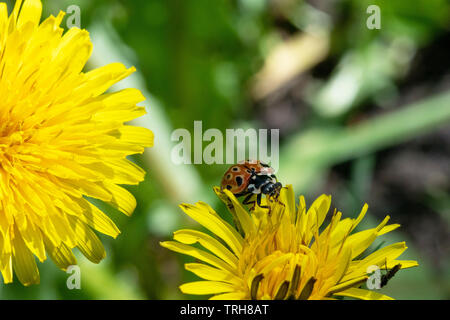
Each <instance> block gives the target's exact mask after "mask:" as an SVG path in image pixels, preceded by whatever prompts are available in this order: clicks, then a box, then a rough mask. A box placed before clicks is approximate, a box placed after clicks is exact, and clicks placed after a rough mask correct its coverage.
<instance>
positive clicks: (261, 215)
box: [161, 186, 417, 300]
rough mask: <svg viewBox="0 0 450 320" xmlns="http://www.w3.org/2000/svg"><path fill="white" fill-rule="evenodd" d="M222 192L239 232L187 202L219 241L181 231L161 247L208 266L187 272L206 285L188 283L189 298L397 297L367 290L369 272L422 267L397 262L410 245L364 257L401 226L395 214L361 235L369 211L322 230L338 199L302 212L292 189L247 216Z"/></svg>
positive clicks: (336, 218) (337, 217) (337, 218)
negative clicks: (381, 238) (380, 238)
mask: <svg viewBox="0 0 450 320" xmlns="http://www.w3.org/2000/svg"><path fill="white" fill-rule="evenodd" d="M215 192H216V194H217V195H218V197H219V198H220V199H221V200H222V201H223V202H224V203H225V204H226V206H227V207H228V208H229V210H230V212H231V214H232V215H233V218H234V221H235V225H234V226H232V225H230V224H229V223H227V222H226V221H224V220H223V219H222V218H221V217H220V216H219V215H218V214H217V213H216V212H215V211H214V210H213V209H212V208H211V207H209V206H208V205H207V204H205V203H203V202H199V203H197V204H195V205H188V204H183V205H181V208H182V209H183V211H184V212H185V213H186V214H187V215H188V216H190V217H191V218H193V219H194V220H196V221H198V222H199V223H200V224H201V225H203V226H204V227H205V228H207V229H208V230H209V231H210V232H212V233H213V234H214V235H215V237H214V236H211V235H209V234H206V233H203V232H199V231H195V230H190V229H183V230H178V231H176V232H175V233H174V240H175V241H165V242H162V243H161V245H162V246H164V247H166V248H168V249H170V250H173V251H176V252H179V253H182V254H186V255H190V256H192V257H195V258H196V259H198V260H200V261H201V263H188V264H186V269H187V270H189V271H191V272H193V273H195V274H196V275H198V276H199V277H201V278H203V279H204V280H202V281H195V282H190V283H186V284H183V285H181V286H180V289H181V291H182V292H184V293H187V294H199V295H205V294H210V295H213V296H212V299H244V300H245V299H276V300H278V299H299V300H305V299H311V300H319V299H334V298H335V297H339V296H344V297H353V298H358V299H391V298H390V297H387V296H385V295H383V294H380V293H378V292H376V291H371V290H366V289H363V288H360V287H361V285H362V284H363V283H364V282H366V280H367V279H368V273H367V272H368V271H367V270H368V268H369V267H370V266H377V267H380V268H381V267H382V266H384V265H386V266H387V268H388V269H392V268H394V266H397V265H401V268H402V269H404V268H410V267H414V266H417V262H416V261H409V260H397V257H398V256H400V255H401V254H402V253H403V251H405V250H406V245H405V243H404V242H399V243H395V244H392V245H389V246H387V247H384V248H382V249H379V250H376V251H374V252H373V253H371V254H369V255H367V256H365V257H364V258H361V256H362V255H363V253H364V252H365V251H366V250H367V249H368V248H369V247H370V245H371V244H372V243H373V242H374V241H375V239H376V238H377V237H378V236H381V235H383V234H385V233H387V232H390V231H392V230H394V229H396V228H397V227H399V225H397V224H392V225H387V222H388V220H389V216H388V217H386V218H385V219H384V220H383V221H382V222H381V223H380V224H379V225H378V226H377V227H375V228H372V229H368V230H364V231H360V232H354V230H355V228H356V227H357V225H358V224H359V222H360V221H361V220H362V219H363V218H364V215H365V213H366V211H367V208H368V207H367V205H365V206H364V207H363V209H362V210H361V213H360V214H359V216H358V217H357V218H356V219H351V218H345V219H341V217H342V213H341V212H339V211H337V210H335V211H334V213H333V214H332V216H331V220H330V222H329V224H328V225H327V226H322V225H323V222H324V221H325V217H326V216H327V213H328V211H329V209H330V206H331V197H330V196H326V195H322V196H320V197H319V198H317V199H316V200H315V201H314V202H313V203H312V204H311V206H310V207H309V208H307V206H306V202H305V199H304V197H300V199H299V203H298V206H296V203H295V199H294V192H293V190H292V187H291V186H287V187H284V188H283V189H282V190H281V193H280V197H279V199H278V200H276V201H272V202H267V201H266V202H265V205H266V206H268V207H269V209H263V208H260V207H258V206H256V207H255V208H254V209H253V210H250V211H247V209H245V208H244V207H243V206H242V205H241V203H240V202H239V201H238V200H237V199H236V197H235V196H234V195H233V194H232V193H231V192H229V191H228V190H223V191H222V190H220V189H219V188H215ZM266 200H267V199H266ZM196 244H199V245H201V246H202V247H203V248H198V247H197V246H196ZM205 249H206V250H205Z"/></svg>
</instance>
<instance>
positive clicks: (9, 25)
mask: <svg viewBox="0 0 450 320" xmlns="http://www.w3.org/2000/svg"><path fill="white" fill-rule="evenodd" d="M41 13H42V3H41V1H40V0H26V1H21V0H17V1H16V3H15V6H14V9H13V10H12V12H11V14H10V15H8V10H7V7H6V4H5V3H0V97H1V101H0V272H1V274H2V276H3V280H4V282H5V283H10V282H12V281H13V273H15V274H16V276H17V278H18V279H19V281H20V282H22V283H23V284H24V285H30V284H36V283H39V271H38V268H37V265H36V261H35V257H37V258H38V259H39V261H41V262H42V261H44V260H46V258H47V255H48V256H49V257H50V258H51V259H52V260H53V261H54V262H55V264H56V265H57V266H58V267H60V268H61V269H63V270H65V269H66V268H67V267H68V266H70V265H74V264H76V259H75V256H74V254H73V252H72V249H73V248H78V249H79V250H80V251H81V252H82V253H83V254H84V255H85V256H86V257H87V258H88V259H89V260H91V261H92V262H95V263H98V262H100V261H101V260H102V259H103V258H104V257H105V255H106V252H105V249H104V248H103V245H102V243H101V242H100V240H99V238H98V237H97V235H96V232H95V231H98V232H101V233H103V234H106V235H109V236H111V237H114V238H115V237H117V235H118V234H119V233H120V231H119V230H118V228H117V227H116V225H115V224H114V223H113V221H112V220H111V219H110V218H109V217H108V216H107V215H106V214H104V213H103V212H102V211H101V210H100V209H99V208H97V207H96V206H95V205H93V204H92V202H90V201H89V200H88V199H89V198H95V199H99V200H101V201H104V202H105V203H108V204H110V205H111V206H112V207H115V208H117V209H118V210H120V211H121V212H123V213H125V214H127V215H130V214H131V213H132V212H133V210H134V208H135V206H136V200H135V198H134V197H133V196H132V195H131V194H130V193H129V192H128V191H127V190H126V189H124V188H123V187H122V186H120V185H127V184H138V183H139V182H140V181H142V180H143V179H144V175H145V172H144V171H143V170H142V169H141V168H139V167H138V166H136V165H135V164H134V163H132V162H131V161H129V160H128V159H127V156H129V155H133V154H138V153H142V152H143V151H144V148H145V147H150V146H152V144H153V133H152V132H151V131H150V130H147V129H145V128H139V127H134V126H131V125H126V124H125V122H127V121H130V120H133V119H135V118H137V117H139V116H142V115H144V114H145V109H144V108H143V107H139V106H137V104H138V103H140V102H141V101H143V100H145V98H144V97H143V96H142V94H141V93H140V91H139V90H137V89H125V90H122V91H119V92H112V93H106V91H107V90H108V89H109V88H110V87H111V85H113V84H114V83H116V82H118V81H120V80H122V79H123V78H125V77H127V76H129V75H130V74H131V73H133V72H134V71H135V69H134V68H129V69H127V68H126V67H125V66H124V65H122V64H120V63H113V64H109V65H106V66H103V67H101V68H98V69H95V70H92V71H89V72H83V69H84V66H85V64H86V62H87V60H88V59H89V57H90V54H91V51H92V43H91V41H90V39H89V33H88V32H87V31H86V30H80V29H78V28H71V29H70V30H68V31H67V32H64V30H63V29H62V28H61V27H60V24H61V21H62V19H63V17H64V13H63V12H60V13H59V14H58V15H57V16H56V17H54V16H50V17H48V18H47V19H45V20H44V21H43V22H42V23H40V20H41Z"/></svg>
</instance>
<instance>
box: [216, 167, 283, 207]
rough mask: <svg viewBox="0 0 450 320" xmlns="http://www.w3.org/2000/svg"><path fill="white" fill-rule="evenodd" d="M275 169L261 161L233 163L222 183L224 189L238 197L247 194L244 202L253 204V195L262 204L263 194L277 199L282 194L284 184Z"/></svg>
mask: <svg viewBox="0 0 450 320" xmlns="http://www.w3.org/2000/svg"><path fill="white" fill-rule="evenodd" d="M274 172H275V170H274V169H273V168H272V167H270V166H269V165H267V164H265V163H262V162H261V161H259V160H257V161H250V160H246V161H243V162H240V163H238V164H235V165H232V166H231V167H230V168H229V169H228V170H227V171H226V172H225V174H224V175H223V178H222V182H221V184H220V186H221V188H222V190H224V189H227V190H230V191H231V192H232V193H233V194H234V195H235V196H236V197H242V196H246V197H245V199H244V201H243V204H252V203H254V201H250V200H251V198H252V196H253V195H255V194H256V195H257V197H256V202H257V203H258V206H260V207H263V206H261V197H262V195H263V194H265V195H266V196H269V197H273V198H275V199H277V198H278V196H279V195H280V190H281V188H282V184H281V183H280V182H278V180H277V177H276V176H275V174H274Z"/></svg>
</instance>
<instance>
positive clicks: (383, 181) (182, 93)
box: [0, 0, 450, 299]
mask: <svg viewBox="0 0 450 320" xmlns="http://www.w3.org/2000/svg"><path fill="white" fill-rule="evenodd" d="M7 2H8V1H7ZM73 4H75V5H78V6H79V7H80V8H81V26H82V28H86V29H88V31H89V32H90V34H91V37H92V40H93V43H94V53H93V56H92V59H91V60H90V63H89V65H88V68H87V69H92V68H95V67H98V66H100V65H104V64H106V63H108V62H113V61H120V62H123V63H125V64H126V65H127V66H131V65H134V66H136V68H137V70H138V71H137V73H135V74H134V75H133V76H131V77H130V78H129V79H126V80H124V81H122V82H121V83H120V84H118V85H117V86H116V89H120V88H123V87H138V88H139V89H141V90H142V91H143V92H144V94H145V96H146V97H147V98H148V99H147V101H146V102H145V103H144V105H145V106H146V107H147V109H148V111H149V114H148V115H147V116H146V117H143V118H141V119H139V120H138V121H136V122H135V124H136V125H141V126H147V127H149V128H150V129H152V130H153V131H154V133H155V146H154V147H153V148H151V149H148V150H147V151H146V153H145V154H144V156H142V157H136V158H134V160H135V161H136V162H138V163H139V164H140V165H142V166H143V167H144V168H145V169H146V170H147V172H148V174H147V176H146V180H145V181H144V182H143V183H141V184H140V185H139V186H138V187H130V188H129V190H131V191H132V192H133V193H134V194H135V196H136V198H137V200H138V207H137V209H136V211H135V213H134V214H133V216H132V217H131V218H128V217H125V216H123V215H121V214H119V213H118V212H115V211H112V210H111V209H110V208H106V207H105V208H104V210H106V211H107V212H108V214H109V215H110V216H111V217H112V218H113V220H114V221H115V222H116V223H117V225H118V226H119V228H120V230H121V231H122V234H121V235H120V236H119V237H118V238H117V239H116V240H112V239H110V238H107V237H103V236H102V240H103V242H104V244H105V247H106V251H107V255H108V256H107V258H106V259H105V260H104V261H103V262H101V263H100V264H99V265H94V264H92V263H90V262H87V261H86V260H85V259H84V258H83V257H81V256H77V257H79V259H78V260H79V264H80V266H81V279H82V282H81V286H82V288H81V290H68V289H67V287H66V279H67V277H68V275H67V274H66V273H65V272H64V271H61V270H58V269H57V268H56V267H55V266H54V265H53V264H52V262H51V261H46V262H45V263H44V264H39V268H40V274H41V284H40V285H38V286H32V287H29V288H25V287H23V286H22V285H21V284H20V283H19V282H18V281H17V280H15V282H14V283H13V284H11V285H7V286H5V285H3V284H2V285H0V299H192V298H196V297H192V296H185V295H182V294H181V293H180V292H179V290H178V286H179V285H180V284H182V283H184V282H186V281H190V280H194V279H196V278H195V276H193V275H191V274H190V273H188V272H187V271H185V270H184V269H183V263H185V262H187V261H191V260H192V259H190V258H186V257H183V256H181V255H179V254H176V253H173V252H170V251H168V250H166V249H164V248H162V247H160V246H159V242H160V241H163V240H168V239H170V238H171V236H172V232H173V231H174V230H176V229H178V228H185V227H195V228H200V227H198V226H197V224H195V223H194V222H193V221H192V220H189V219H187V218H186V217H185V215H184V214H183V213H182V212H181V210H180V209H179V208H178V207H177V206H178V204H180V203H181V202H189V203H194V202H196V201H199V200H202V201H205V202H208V203H209V204H210V205H211V206H212V207H213V208H215V209H216V210H217V211H218V212H219V213H220V214H221V215H223V216H226V215H227V213H226V208H225V207H224V206H223V205H222V204H221V203H220V202H219V201H218V200H217V199H216V198H215V195H214V193H213V191H212V186H215V185H218V184H219V183H220V179H221V177H222V174H223V173H224V171H225V170H226V169H227V167H228V165H205V164H203V165H180V166H177V165H175V164H173V163H172V161H171V158H170V152H171V148H172V147H173V145H174V144H175V142H172V141H171V139H170V135H171V133H172V131H173V130H174V129H176V128H186V129H188V130H189V131H191V132H192V131H193V125H194V121H195V120H202V121H203V130H206V129H208V128H218V129H220V130H223V131H224V130H225V129H226V128H257V129H258V128H268V129H271V128H276V129H280V170H279V172H278V174H277V176H278V178H279V180H280V181H281V182H283V183H284V184H292V185H293V186H294V190H295V192H296V194H297V195H300V194H304V195H305V196H306V199H307V202H308V203H311V202H312V201H313V199H314V198H315V197H316V196H318V195H320V194H322V193H327V194H331V195H332V197H333V202H332V205H333V206H334V207H336V208H338V209H339V210H341V211H342V212H343V214H344V216H346V217H355V216H356V215H357V214H358V213H359V210H360V208H361V207H362V205H363V204H364V203H365V202H367V203H368V204H369V214H368V216H366V219H365V221H364V223H363V225H361V228H364V227H368V226H369V227H371V226H375V225H376V224H377V223H378V222H379V221H380V220H381V219H383V218H384V216H385V215H386V214H389V215H391V222H393V223H400V224H401V225H402V227H401V228H400V229H398V230H396V231H395V232H393V233H392V234H388V235H385V236H383V237H382V239H381V240H385V241H386V242H385V244H389V243H392V242H394V241H403V240H405V241H406V242H407V245H408V247H409V248H408V250H407V251H406V252H405V254H404V255H403V256H402V258H404V259H414V260H418V262H419V264H420V267H418V268H413V269H407V270H405V271H402V272H399V273H398V274H397V275H396V276H395V278H393V279H392V280H391V282H390V283H389V285H388V286H387V287H386V288H383V289H382V292H383V293H385V294H388V295H390V296H392V297H394V298H397V299H449V298H450V272H449V270H450V259H449V256H450V236H449V221H450V195H449V190H450V179H449V178H450V59H449V57H450V4H449V2H448V1H446V0H416V1H414V2H411V1H407V0H395V1H392V0H377V1H365V0H342V1H337V0H336V1H330V0H309V1H300V0H270V1H269V0H215V1H211V0H189V1H187V0H134V1H125V0H89V1H88V0H84V1H81V0H80V1H76V0H70V1H65V0H64V1H61V0H47V1H44V7H45V13H44V15H45V16H48V15H49V14H54V15H56V14H57V13H58V12H59V11H60V10H63V11H66V9H67V7H68V6H69V5H73ZM372 4H377V5H378V6H379V7H380V8H381V11H380V13H381V29H373V30H371V29H369V28H368V27H367V26H366V21H367V19H368V18H369V17H370V16H371V13H367V11H366V10H367V8H368V7H369V5H372ZM8 6H9V7H11V1H10V2H8ZM65 23H66V22H65V21H64V22H63V24H65ZM99 206H102V204H99ZM102 208H103V207H102ZM379 243H381V241H380V240H377V244H379ZM197 298H201V299H203V298H205V297H197Z"/></svg>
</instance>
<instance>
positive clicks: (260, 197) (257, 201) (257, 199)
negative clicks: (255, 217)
mask: <svg viewBox="0 0 450 320" xmlns="http://www.w3.org/2000/svg"><path fill="white" fill-rule="evenodd" d="M261 199H262V193H259V194H258V196H257V197H256V203H257V204H258V206H259V207H260V208H263V209H269V206H263V205H261Z"/></svg>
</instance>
